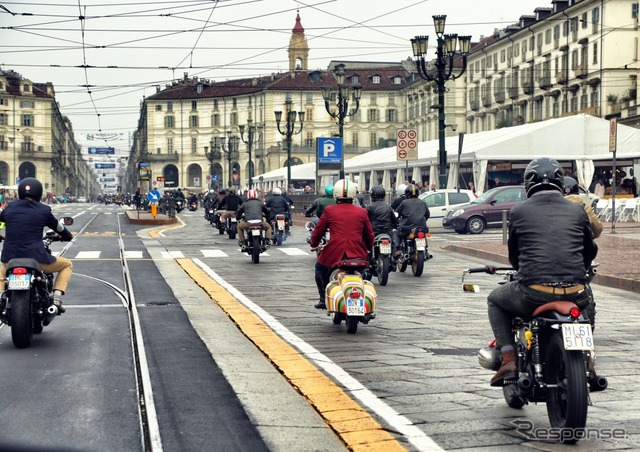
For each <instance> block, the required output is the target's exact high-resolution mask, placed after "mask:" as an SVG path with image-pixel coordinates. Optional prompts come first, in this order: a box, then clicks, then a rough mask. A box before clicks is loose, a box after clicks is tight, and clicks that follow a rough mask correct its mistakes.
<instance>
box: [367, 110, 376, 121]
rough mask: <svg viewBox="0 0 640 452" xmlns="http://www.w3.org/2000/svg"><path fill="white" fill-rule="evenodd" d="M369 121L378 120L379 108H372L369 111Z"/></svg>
mask: <svg viewBox="0 0 640 452" xmlns="http://www.w3.org/2000/svg"><path fill="white" fill-rule="evenodd" d="M367 122H378V109H376V108H370V109H369V110H368V111H367Z"/></svg>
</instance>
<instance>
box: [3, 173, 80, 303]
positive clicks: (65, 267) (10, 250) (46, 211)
mask: <svg viewBox="0 0 640 452" xmlns="http://www.w3.org/2000/svg"><path fill="white" fill-rule="evenodd" d="M18 198H19V199H18V200H17V201H14V202H12V203H10V204H8V205H7V206H6V207H5V209H4V210H3V211H2V212H0V222H4V223H5V224H6V230H7V232H6V234H5V237H4V246H3V248H2V255H1V256H0V261H2V266H1V267H0V279H2V280H4V279H5V277H6V271H7V263H8V262H9V261H10V260H11V259H14V258H21V257H23V258H32V259H35V260H36V261H37V262H38V263H39V264H40V267H41V268H42V271H43V272H45V273H57V275H56V278H55V281H54V284H53V303H54V305H55V306H56V307H57V308H58V314H62V313H63V312H65V309H64V307H63V306H62V295H64V294H65V292H66V290H67V285H68V284H69V280H70V279H71V274H72V271H73V263H72V262H71V260H69V259H67V258H64V257H61V256H52V255H51V254H49V253H48V252H47V251H46V250H45V248H44V244H43V243H42V229H43V228H44V227H45V226H47V227H48V228H50V229H52V230H54V231H55V232H56V233H57V234H59V235H60V236H61V238H62V240H64V241H67V242H68V241H70V240H72V239H73V235H72V234H71V233H70V232H69V231H68V230H67V228H65V227H64V226H63V225H62V224H60V222H58V220H57V219H56V218H55V217H54V216H53V214H52V213H51V207H49V206H47V205H45V204H41V203H40V199H41V198H42V184H41V183H40V181H39V180H37V179H35V178H33V177H27V178H25V179H23V180H22V181H21V182H20V185H18Z"/></svg>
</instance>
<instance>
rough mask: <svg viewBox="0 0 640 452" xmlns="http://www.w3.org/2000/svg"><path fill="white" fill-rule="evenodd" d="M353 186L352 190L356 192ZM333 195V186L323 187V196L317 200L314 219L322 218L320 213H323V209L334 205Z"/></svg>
mask: <svg viewBox="0 0 640 452" xmlns="http://www.w3.org/2000/svg"><path fill="white" fill-rule="evenodd" d="M353 186H354V190H356V188H355V184H354V185H353ZM333 194H334V186H333V185H327V186H325V187H324V196H323V197H322V198H319V199H318V204H317V207H316V217H318V218H320V217H321V216H322V213H323V212H324V209H325V208H326V207H327V206H331V205H333V204H336V199H335V198H334V196H333Z"/></svg>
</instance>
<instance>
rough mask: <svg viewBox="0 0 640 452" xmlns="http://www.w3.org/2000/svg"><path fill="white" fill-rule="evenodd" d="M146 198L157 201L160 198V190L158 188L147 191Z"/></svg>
mask: <svg viewBox="0 0 640 452" xmlns="http://www.w3.org/2000/svg"><path fill="white" fill-rule="evenodd" d="M147 199H149V201H151V202H158V201H159V200H160V192H159V191H158V190H155V189H154V190H150V191H149V193H147Z"/></svg>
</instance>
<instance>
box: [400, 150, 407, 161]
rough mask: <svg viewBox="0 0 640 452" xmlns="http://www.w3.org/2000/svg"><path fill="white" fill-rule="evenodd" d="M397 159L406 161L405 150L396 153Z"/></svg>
mask: <svg viewBox="0 0 640 452" xmlns="http://www.w3.org/2000/svg"><path fill="white" fill-rule="evenodd" d="M398 157H400V158H401V159H406V158H407V151H405V150H400V151H398Z"/></svg>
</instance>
